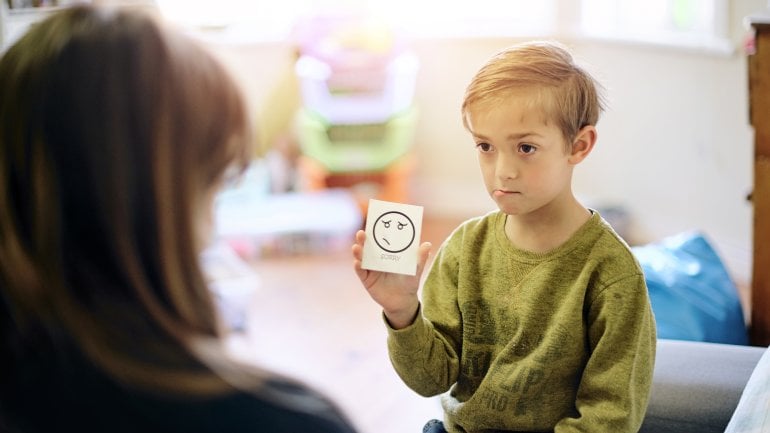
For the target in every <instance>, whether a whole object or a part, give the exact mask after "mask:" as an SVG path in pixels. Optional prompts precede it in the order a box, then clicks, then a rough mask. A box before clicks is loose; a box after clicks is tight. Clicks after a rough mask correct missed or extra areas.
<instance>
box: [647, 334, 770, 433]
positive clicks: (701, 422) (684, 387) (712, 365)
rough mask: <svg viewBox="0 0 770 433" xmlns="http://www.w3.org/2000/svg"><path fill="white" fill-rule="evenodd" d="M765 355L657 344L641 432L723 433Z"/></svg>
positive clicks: (747, 349)
mask: <svg viewBox="0 0 770 433" xmlns="http://www.w3.org/2000/svg"><path fill="white" fill-rule="evenodd" d="M764 351H765V349H764V348H760V347H752V346H739V345H731V344H721V343H706V342H695V341H683V340H682V341H680V340H666V339H660V340H658V351H657V356H656V360H655V371H654V373H653V384H652V395H651V399H650V404H649V407H648V408H647V414H646V416H645V419H644V422H643V424H642V428H641V430H639V431H640V433H690V432H692V433H724V431H725V427H726V426H727V423H728V422H729V421H730V417H731V416H732V414H733V412H734V411H735V408H736V406H737V405H738V401H739V400H740V398H741V393H742V392H743V389H744V387H745V386H746V383H747V382H748V380H749V376H751V373H752V371H753V370H754V366H755V365H757V362H758V361H759V359H760V357H761V356H762V354H763V353H764Z"/></svg>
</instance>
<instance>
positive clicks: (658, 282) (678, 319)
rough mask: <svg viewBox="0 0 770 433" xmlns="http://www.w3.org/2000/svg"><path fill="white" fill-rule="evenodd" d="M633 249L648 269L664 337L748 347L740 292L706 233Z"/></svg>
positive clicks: (681, 236) (651, 294)
mask: <svg viewBox="0 0 770 433" xmlns="http://www.w3.org/2000/svg"><path fill="white" fill-rule="evenodd" d="M632 251H633V252H634V255H636V258H637V259H638V260H639V263H640V264H641V265H642V269H643V270H644V275H645V279H646V281H647V288H648V290H649V293H650V302H651V303H652V310H653V312H654V313H655V321H656V323H657V331H658V338H670V339H674V340H690V341H707V342H713V343H726V344H741V345H745V344H748V333H747V329H746V323H745V321H744V318H743V310H742V308H741V302H740V298H739V296H738V289H737V288H736V286H735V284H734V283H733V281H732V280H731V278H730V276H729V274H728V272H727V269H726V268H725V266H724V265H723V263H722V261H721V260H720V258H719V256H718V255H717V253H716V252H715V251H714V249H713V248H712V247H711V245H710V244H709V242H708V241H707V240H706V238H705V236H704V235H703V234H701V233H699V232H686V233H681V234H679V235H676V236H672V237H669V238H666V239H664V240H662V241H661V242H659V243H653V244H648V245H643V246H637V247H633V248H632Z"/></svg>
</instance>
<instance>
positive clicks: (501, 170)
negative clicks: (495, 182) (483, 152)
mask: <svg viewBox="0 0 770 433" xmlns="http://www.w3.org/2000/svg"><path fill="white" fill-rule="evenodd" d="M495 172H496V173H497V177H498V178H500V179H502V180H504V179H516V178H517V177H519V168H518V166H517V164H516V162H515V161H514V160H513V158H511V157H506V156H503V155H500V157H498V158H497V164H496V166H495Z"/></svg>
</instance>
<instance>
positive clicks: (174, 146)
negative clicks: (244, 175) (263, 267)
mask: <svg viewBox="0 0 770 433" xmlns="http://www.w3.org/2000/svg"><path fill="white" fill-rule="evenodd" d="M0 95H2V96H1V97H0V209H2V214H3V215H2V218H0V315H2V316H5V317H4V318H2V319H0V325H2V327H3V329H2V330H0V345H2V347H0V348H1V349H2V351H3V353H4V354H7V356H8V358H6V359H14V358H15V359H19V360H21V359H23V358H24V356H25V354H28V353H30V352H34V351H36V350H38V348H39V347H41V345H43V346H45V345H48V346H50V345H58V344H62V343H61V342H62V341H66V342H67V343H68V344H69V343H72V344H74V346H75V347H77V348H78V350H80V351H82V352H83V353H85V354H86V355H87V357H88V358H89V359H90V360H91V361H92V362H94V363H96V364H97V365H98V366H100V367H101V368H103V369H104V370H105V371H106V372H108V373H109V374H110V375H112V376H113V377H115V378H117V379H120V380H122V381H124V382H126V383H133V384H138V385H139V386H146V387H149V388H154V389H160V390H164V391H178V392H185V393H189V392H192V393H198V392H199V393H208V392H211V391H212V390H216V389H220V388H222V387H221V385H222V381H221V380H220V379H219V378H218V377H216V376H215V375H211V374H209V368H208V367H204V364H205V363H204V362H202V361H201V359H200V356H199V355H197V354H196V347H197V346H198V343H200V342H201V341H204V342H205V341H211V342H215V341H217V338H218V337H219V335H220V330H219V322H218V319H217V314H216V309H215V306H214V304H213V300H212V297H211V295H210V293H209V289H208V287H207V285H206V282H205V279H204V276H203V275H202V272H201V269H200V265H199V257H198V253H199V250H200V246H201V239H200V238H199V235H198V230H199V227H198V225H199V221H198V220H199V218H200V215H199V214H200V212H201V210H202V208H203V207H204V206H205V205H206V199H207V197H210V196H211V194H212V193H213V191H214V190H215V189H216V188H217V186H218V185H219V184H220V183H221V182H222V181H223V179H224V177H225V176H227V175H228V173H230V171H231V170H233V171H235V172H237V171H242V170H243V169H244V168H245V167H246V165H247V164H248V162H249V160H250V158H251V155H252V150H251V149H252V146H253V143H252V134H251V131H250V122H249V116H248V113H247V110H246V108H245V104H244V101H243V100H242V96H241V93H240V91H239V89H238V87H237V85H236V83H235V82H234V81H233V79H232V78H231V77H230V76H229V75H228V73H227V71H226V70H225V68H224V67H223V66H222V65H220V64H219V63H218V62H217V61H216V60H215V58H214V57H213V56H212V55H211V54H209V53H207V52H206V51H205V50H204V49H203V48H202V47H201V46H199V45H198V44H197V43H195V42H194V41H193V40H192V39H190V38H188V37H185V36H183V35H181V34H179V33H176V32H171V31H168V30H166V28H165V27H164V26H163V25H161V24H160V23H159V22H158V21H157V19H156V18H155V17H152V16H150V15H147V14H144V13H140V12H137V11H130V12H128V11H125V10H121V9H105V8H95V7H89V6H76V7H72V8H69V9H67V10H65V11H63V12H60V13H58V14H56V15H54V16H53V17H50V18H48V19H46V20H45V21H43V22H41V23H39V24H36V25H34V26H33V28H31V29H30V31H29V32H28V33H27V34H26V35H25V36H23V37H22V38H21V39H20V40H19V42H18V43H16V44H15V45H14V46H13V47H11V48H10V49H9V50H8V51H7V52H6V53H5V54H4V55H3V57H2V58H1V59H0ZM4 362H13V361H7V360H6V361H4ZM180 366H181V367H180Z"/></svg>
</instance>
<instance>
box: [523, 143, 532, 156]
mask: <svg viewBox="0 0 770 433" xmlns="http://www.w3.org/2000/svg"><path fill="white" fill-rule="evenodd" d="M534 151H535V146H533V145H531V144H526V143H524V144H521V145H519V152H521V153H523V154H530V153H533V152H534Z"/></svg>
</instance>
